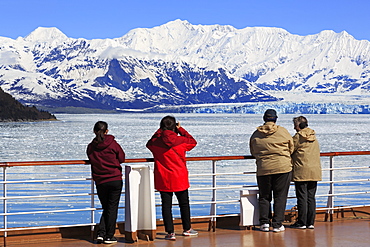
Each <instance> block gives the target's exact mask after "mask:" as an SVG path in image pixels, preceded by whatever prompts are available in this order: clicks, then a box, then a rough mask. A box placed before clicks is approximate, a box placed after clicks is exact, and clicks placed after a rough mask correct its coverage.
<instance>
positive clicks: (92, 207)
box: [90, 179, 95, 240]
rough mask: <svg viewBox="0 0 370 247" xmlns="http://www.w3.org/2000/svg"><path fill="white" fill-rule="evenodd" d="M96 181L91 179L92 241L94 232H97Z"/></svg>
mask: <svg viewBox="0 0 370 247" xmlns="http://www.w3.org/2000/svg"><path fill="white" fill-rule="evenodd" d="M94 188H95V187H94V180H93V179H91V189H90V191H91V199H90V207H91V223H92V225H91V239H92V240H93V239H94V230H95V225H94V223H95V210H94V208H95V195H94V194H95V190H94Z"/></svg>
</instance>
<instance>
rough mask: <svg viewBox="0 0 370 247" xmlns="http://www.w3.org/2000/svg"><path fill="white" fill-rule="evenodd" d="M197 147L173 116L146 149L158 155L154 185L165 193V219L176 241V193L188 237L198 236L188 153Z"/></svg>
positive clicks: (155, 162) (167, 237)
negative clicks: (192, 217)
mask: <svg viewBox="0 0 370 247" xmlns="http://www.w3.org/2000/svg"><path fill="white" fill-rule="evenodd" d="M196 145H197V142H196V140H195V139H194V138H193V137H192V136H191V135H190V134H189V133H188V132H187V131H186V130H185V129H184V128H182V127H181V126H180V124H179V123H177V124H176V119H175V118H174V117H173V116H166V117H164V118H163V119H162V120H161V123H160V128H159V129H158V130H157V131H156V132H155V133H154V135H153V136H152V138H151V139H150V140H149V141H148V143H147V144H146V147H147V148H148V149H149V150H150V151H151V152H152V153H153V156H154V184H155V188H156V190H158V191H159V192H160V194H161V199H162V216H163V221H164V226H165V230H166V232H167V233H168V234H167V236H166V237H165V238H166V239H168V240H176V237H175V233H174V226H173V222H172V196H173V193H175V195H176V197H177V200H178V201H179V206H180V213H181V221H182V226H183V229H184V231H183V235H184V236H194V235H197V234H198V232H197V231H195V230H193V229H192V228H191V223H190V206H189V193H188V188H189V187H190V185H189V177H188V169H187V167H186V161H185V153H186V151H190V150H191V149H193V148H194V147H195V146H196Z"/></svg>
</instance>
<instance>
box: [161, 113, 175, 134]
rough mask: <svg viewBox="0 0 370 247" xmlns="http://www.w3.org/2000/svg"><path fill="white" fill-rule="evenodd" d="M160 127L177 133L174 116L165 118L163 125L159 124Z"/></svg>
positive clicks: (162, 121)
mask: <svg viewBox="0 0 370 247" xmlns="http://www.w3.org/2000/svg"><path fill="white" fill-rule="evenodd" d="M159 127H160V128H161V129H162V130H172V131H174V132H176V119H175V117H173V116H165V117H164V118H162V120H161V123H160V124H159Z"/></svg>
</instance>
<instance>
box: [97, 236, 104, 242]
mask: <svg viewBox="0 0 370 247" xmlns="http://www.w3.org/2000/svg"><path fill="white" fill-rule="evenodd" d="M96 242H98V244H101V243H103V242H104V237H102V236H97V237H96Z"/></svg>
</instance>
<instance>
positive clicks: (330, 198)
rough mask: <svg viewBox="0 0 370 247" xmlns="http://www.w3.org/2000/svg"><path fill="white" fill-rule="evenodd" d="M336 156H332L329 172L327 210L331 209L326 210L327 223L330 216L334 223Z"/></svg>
mask: <svg viewBox="0 0 370 247" xmlns="http://www.w3.org/2000/svg"><path fill="white" fill-rule="evenodd" d="M333 160H334V156H330V170H329V181H330V184H329V196H328V202H327V204H326V207H327V208H330V209H328V210H326V213H325V221H328V216H330V222H333V215H334V209H333V208H334V196H333V194H334V169H333V168H334V162H333Z"/></svg>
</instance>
